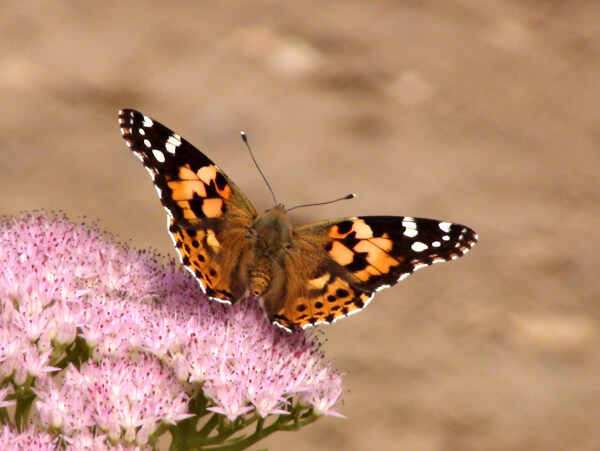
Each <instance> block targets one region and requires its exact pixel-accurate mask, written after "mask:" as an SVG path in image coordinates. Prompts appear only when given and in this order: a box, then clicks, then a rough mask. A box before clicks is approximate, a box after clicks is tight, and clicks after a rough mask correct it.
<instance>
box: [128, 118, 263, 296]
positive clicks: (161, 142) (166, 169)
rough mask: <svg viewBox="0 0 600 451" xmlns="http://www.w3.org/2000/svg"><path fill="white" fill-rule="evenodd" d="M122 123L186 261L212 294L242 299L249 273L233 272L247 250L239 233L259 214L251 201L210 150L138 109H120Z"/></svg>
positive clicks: (178, 248)
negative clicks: (208, 154)
mask: <svg viewBox="0 0 600 451" xmlns="http://www.w3.org/2000/svg"><path fill="white" fill-rule="evenodd" d="M119 123H120V126H121V133H122V134H123V138H124V139H125V141H126V142H127V144H128V146H129V147H130V148H131V150H132V151H133V152H134V154H135V155H136V156H138V157H139V158H140V159H141V160H142V162H143V163H144V166H145V167H146V169H147V170H148V172H149V173H150V176H151V177H152V180H153V182H154V185H155V187H156V190H157V192H158V196H159V198H160V201H161V203H162V204H163V206H164V207H165V209H166V211H167V213H168V215H169V233H170V234H171V237H172V238H173V241H174V243H175V246H176V248H177V251H178V253H179V255H180V257H181V260H182V263H183V264H184V265H185V266H186V268H188V269H189V270H190V271H191V272H192V273H193V274H194V275H195V276H196V278H197V279H198V280H199V282H200V283H201V286H202V288H203V289H204V290H205V292H206V293H207V294H208V295H209V296H211V297H214V298H216V299H218V300H225V301H235V300H238V299H239V298H240V297H241V296H242V295H243V294H244V293H245V291H246V287H240V285H241V284H244V282H245V281H246V278H244V277H242V278H238V277H237V275H236V274H232V271H233V270H234V269H235V268H236V267H237V266H238V265H239V264H240V260H241V259H242V255H243V251H244V246H243V245H241V243H243V241H240V236H245V234H246V231H247V230H248V228H249V227H250V226H251V224H252V222H253V220H254V218H255V217H256V211H255V210H254V207H253V206H252V204H251V203H250V201H249V200H248V199H247V198H246V197H245V196H244V194H243V193H242V192H241V190H240V189H239V188H238V187H237V186H235V184H234V183H233V182H232V181H231V180H230V179H229V178H228V177H227V176H226V175H225V174H224V173H223V172H222V171H221V170H220V169H219V168H218V167H217V165H216V164H215V163H213V162H212V161H211V160H210V159H209V158H208V157H207V156H206V155H204V154H203V153H202V152H201V151H199V150H198V149H196V148H195V147H194V146H193V145H192V144H190V143H189V142H188V141H186V140H185V139H183V138H181V137H180V136H179V135H177V134H176V133H174V132H173V131H172V130H170V129H169V128H167V127H165V126H164V125H162V124H161V123H159V122H157V121H155V120H153V119H151V118H149V117H148V116H145V115H143V114H141V113H139V112H137V111H134V110H121V111H120V113H119Z"/></svg>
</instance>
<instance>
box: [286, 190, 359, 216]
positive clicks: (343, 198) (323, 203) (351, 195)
mask: <svg viewBox="0 0 600 451" xmlns="http://www.w3.org/2000/svg"><path fill="white" fill-rule="evenodd" d="M355 197H356V194H353V193H350V194H348V195H347V196H344V197H340V198H339V199H334V200H329V201H327V202H317V203H316V204H302V205H296V206H295V207H292V208H288V209H287V210H286V211H285V212H286V213H287V212H289V211H292V210H295V209H296V208H302V207H314V206H315V205H327V204H332V203H334V202H338V201H340V200H347V199H354V198H355Z"/></svg>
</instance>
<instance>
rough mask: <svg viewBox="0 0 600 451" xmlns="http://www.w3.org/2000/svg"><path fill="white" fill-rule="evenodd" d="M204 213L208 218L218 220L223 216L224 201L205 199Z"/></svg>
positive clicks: (203, 204)
mask: <svg viewBox="0 0 600 451" xmlns="http://www.w3.org/2000/svg"><path fill="white" fill-rule="evenodd" d="M202 213H204V215H205V216H206V217H207V218H218V217H219V216H221V215H222V214H223V199H218V198H210V199H204V201H203V202H202Z"/></svg>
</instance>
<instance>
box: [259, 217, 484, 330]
mask: <svg viewBox="0 0 600 451" xmlns="http://www.w3.org/2000/svg"><path fill="white" fill-rule="evenodd" d="M294 236H295V237H296V238H297V239H296V241H295V242H294V243H295V245H296V246H297V247H299V246H302V247H305V248H306V249H305V250H304V252H305V253H308V254H311V255H312V256H313V261H314V263H313V264H312V265H311V267H310V268H306V266H305V265H302V266H301V267H298V265H296V266H297V267H296V268H290V271H292V270H293V271H295V272H300V273H301V274H302V272H303V271H304V273H305V275H304V276H302V277H299V278H297V277H291V278H290V280H289V281H288V288H287V292H286V294H285V296H284V299H283V300H282V301H281V302H278V303H272V304H267V305H270V306H271V310H272V312H271V315H272V319H273V320H274V321H276V322H278V323H279V324H280V325H282V326H284V327H286V328H290V327H292V326H293V325H294V324H296V325H300V326H302V327H304V326H310V325H313V324H319V323H331V322H333V321H335V320H336V319H338V318H340V317H343V316H346V315H349V314H351V313H353V312H356V311H358V310H360V309H362V308H364V307H365V306H366V305H367V304H368V303H369V301H370V300H371V299H372V297H373V295H374V293H375V292H377V291H379V290H381V289H383V288H387V287H390V286H392V285H395V284H396V283H397V282H399V281H400V280H402V279H404V278H405V277H407V276H408V275H410V274H412V273H413V272H414V271H416V270H417V269H419V268H422V267H425V266H429V265H432V264H434V263H438V262H442V261H448V260H453V259H456V258H458V257H460V256H462V255H464V254H465V253H466V252H467V251H468V250H469V249H470V248H471V247H472V246H473V245H475V243H476V241H477V235H476V234H475V232H474V231H473V230H471V229H469V228H468V227H465V226H462V225H460V224H452V223H449V222H440V221H436V220H432V219H422V218H412V217H402V216H365V217H355V218H347V219H340V220H335V221H324V222H319V223H313V224H307V225H305V226H301V227H297V228H295V229H294ZM288 264H290V265H291V266H294V260H289V261H288Z"/></svg>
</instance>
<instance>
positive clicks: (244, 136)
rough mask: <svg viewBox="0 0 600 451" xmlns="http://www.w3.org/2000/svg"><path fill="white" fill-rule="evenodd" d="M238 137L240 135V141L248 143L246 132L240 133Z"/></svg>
mask: <svg viewBox="0 0 600 451" xmlns="http://www.w3.org/2000/svg"><path fill="white" fill-rule="evenodd" d="M240 135H242V139H243V140H244V142H248V137H247V136H246V132H245V131H243V130H242V131H241V132H240Z"/></svg>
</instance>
